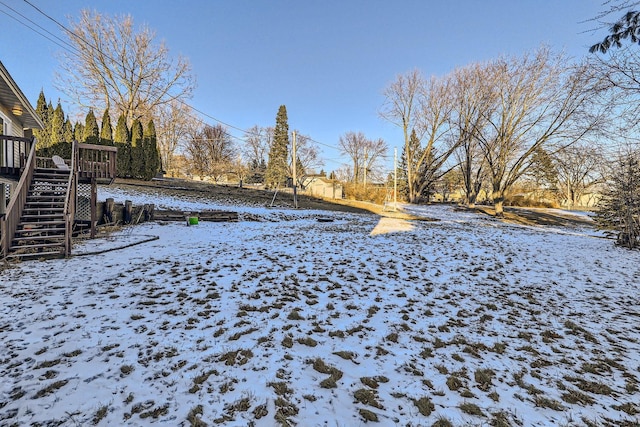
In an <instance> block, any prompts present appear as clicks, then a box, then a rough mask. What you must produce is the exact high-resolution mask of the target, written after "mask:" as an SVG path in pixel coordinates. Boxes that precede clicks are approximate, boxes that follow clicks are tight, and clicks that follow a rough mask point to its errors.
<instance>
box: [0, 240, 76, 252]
mask: <svg viewBox="0 0 640 427" xmlns="http://www.w3.org/2000/svg"><path fill="white" fill-rule="evenodd" d="M44 248H64V242H61V243H39V244H36V245H13V246H11V247H10V248H9V250H10V251H12V252H13V251H18V250H20V249H44Z"/></svg>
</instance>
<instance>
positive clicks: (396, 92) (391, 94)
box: [380, 70, 424, 198]
mask: <svg viewBox="0 0 640 427" xmlns="http://www.w3.org/2000/svg"><path fill="white" fill-rule="evenodd" d="M423 86H424V77H423V76H422V73H421V72H420V71H419V70H412V71H409V72H408V73H406V74H400V75H398V76H397V77H396V79H395V81H393V82H392V83H391V84H389V86H388V87H387V88H386V89H385V90H384V92H383V93H384V97H385V101H384V104H383V105H382V109H381V110H380V116H381V117H382V118H383V119H385V120H387V121H389V122H390V123H393V124H394V125H396V126H398V127H400V128H401V129H402V136H403V141H404V150H405V151H409V150H412V149H413V148H412V143H411V133H412V132H413V133H415V134H416V138H417V140H418V141H420V140H421V139H422V134H423V132H424V129H423V127H422V126H421V123H420V120H419V119H420V115H419V112H417V111H416V110H418V109H419V105H420V99H419V98H420V96H421V94H422V88H423ZM406 166H407V170H406V175H407V177H406V178H407V182H408V183H411V182H415V177H414V175H415V173H416V171H415V170H414V167H413V166H412V165H410V164H409V162H407V165H406ZM409 193H410V195H411V193H413V191H411V189H410V190H409ZM410 198H411V196H410Z"/></svg>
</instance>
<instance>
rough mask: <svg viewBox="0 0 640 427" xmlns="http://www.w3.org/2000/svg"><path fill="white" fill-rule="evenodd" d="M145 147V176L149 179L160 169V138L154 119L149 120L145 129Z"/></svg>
mask: <svg viewBox="0 0 640 427" xmlns="http://www.w3.org/2000/svg"><path fill="white" fill-rule="evenodd" d="M143 147H144V159H145V173H144V176H143V178H144V179H146V180H149V179H151V178H153V177H154V176H156V174H157V173H158V171H159V170H160V152H159V151H158V138H157V136H156V126H155V124H154V123H153V120H149V123H147V126H146V127H145V129H144V144H143Z"/></svg>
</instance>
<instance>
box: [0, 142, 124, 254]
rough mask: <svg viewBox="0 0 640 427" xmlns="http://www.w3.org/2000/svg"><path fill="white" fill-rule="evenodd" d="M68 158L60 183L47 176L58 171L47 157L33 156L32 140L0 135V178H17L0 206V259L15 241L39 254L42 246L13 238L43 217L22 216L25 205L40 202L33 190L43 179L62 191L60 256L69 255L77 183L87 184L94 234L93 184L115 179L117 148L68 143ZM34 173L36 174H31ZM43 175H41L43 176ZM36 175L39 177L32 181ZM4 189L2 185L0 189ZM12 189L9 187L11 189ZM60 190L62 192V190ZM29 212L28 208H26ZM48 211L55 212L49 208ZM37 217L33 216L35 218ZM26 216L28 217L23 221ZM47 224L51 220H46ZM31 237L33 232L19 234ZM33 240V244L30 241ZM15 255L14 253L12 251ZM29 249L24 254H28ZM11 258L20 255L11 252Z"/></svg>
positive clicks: (11, 249) (94, 191) (57, 179)
mask: <svg viewBox="0 0 640 427" xmlns="http://www.w3.org/2000/svg"><path fill="white" fill-rule="evenodd" d="M71 152H72V158H71V159H66V160H65V163H66V164H67V166H68V171H67V176H68V178H66V179H63V180H62V181H61V182H60V179H59V178H54V177H49V175H55V172H56V170H60V169H59V168H58V167H57V166H56V165H55V164H54V163H53V160H52V159H50V158H41V157H36V153H35V141H34V140H33V139H32V138H21V137H14V136H8V135H0V178H2V177H7V178H10V179H11V180H12V181H13V182H15V180H16V179H17V178H19V180H18V183H17V185H15V188H13V189H12V191H11V198H10V199H9V202H8V204H7V206H6V208H5V205H4V203H5V200H4V197H3V199H2V200H1V202H2V203H3V205H2V206H0V257H7V256H8V255H10V252H12V251H13V249H14V248H16V247H17V246H16V245H17V244H18V243H19V241H22V245H23V246H26V245H27V244H28V245H29V249H34V250H35V253H43V249H44V246H43V244H42V245H41V244H40V243H36V242H35V239H31V240H29V239H28V238H27V237H24V236H22V237H16V234H17V232H18V230H22V231H24V230H26V229H32V228H33V226H34V223H36V222H39V221H40V220H43V218H39V217H38V218H31V217H33V215H23V212H24V210H25V206H26V205H27V203H31V204H36V203H42V202H39V201H34V198H37V197H40V196H41V194H40V193H41V191H40V193H39V195H37V196H34V194H33V193H34V188H36V186H37V185H41V184H42V182H43V181H45V178H44V177H48V178H50V179H56V182H57V183H56V185H55V186H56V191H58V192H64V201H63V202H64V204H63V207H62V211H63V212H61V213H60V214H59V215H60V219H59V220H60V221H63V222H65V224H64V225H65V226H64V230H65V235H64V237H63V239H64V240H63V241H64V244H63V249H62V250H61V251H60V253H61V254H62V255H63V256H68V255H69V254H70V252H71V232H72V229H73V223H74V221H75V216H76V198H77V189H78V184H79V183H89V184H91V195H92V197H91V201H92V204H93V205H92V206H91V217H92V220H91V224H92V226H91V229H92V235H93V231H94V222H95V221H94V216H95V211H96V207H95V197H93V196H94V195H95V194H96V192H97V190H96V186H97V184H110V183H111V182H113V180H114V179H115V177H116V156H117V149H116V147H112V146H103V145H93V144H82V143H78V142H75V141H74V142H73V143H72V150H71ZM35 171H38V174H34V172H35ZM43 174H44V175H43ZM36 176H40V178H36ZM2 187H4V186H2ZM12 187H13V186H12ZM63 190H64V191H63ZM30 209H31V208H30ZM49 210H50V211H53V210H55V209H54V207H49ZM36 216H37V215H36ZM27 217H29V218H27ZM49 222H51V221H49ZM22 234H23V235H28V236H31V235H33V234H34V233H22ZM27 240H29V241H27ZM32 240H33V241H32ZM40 246H42V247H40ZM14 252H16V251H14ZM33 253H34V251H32V250H30V251H29V253H28V254H27V255H32V254H33ZM14 256H20V255H19V254H18V253H14Z"/></svg>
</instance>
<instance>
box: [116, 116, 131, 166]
mask: <svg viewBox="0 0 640 427" xmlns="http://www.w3.org/2000/svg"><path fill="white" fill-rule="evenodd" d="M130 140H131V138H130V137H129V129H128V128H127V119H126V118H125V117H124V114H120V117H118V123H117V124H116V132H115V135H114V136H113V142H114V143H115V144H114V145H115V146H116V147H117V148H118V153H117V157H116V158H117V161H116V175H117V176H118V177H120V178H126V177H127V176H129V175H130V171H131V144H130Z"/></svg>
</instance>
